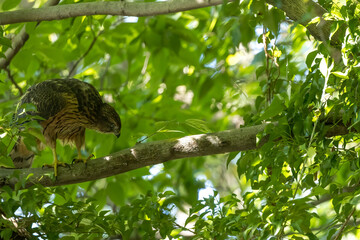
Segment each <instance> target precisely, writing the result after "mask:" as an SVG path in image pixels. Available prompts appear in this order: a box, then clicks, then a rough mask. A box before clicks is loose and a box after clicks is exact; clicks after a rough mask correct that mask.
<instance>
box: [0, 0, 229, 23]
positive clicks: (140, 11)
mask: <svg viewBox="0 0 360 240" xmlns="http://www.w3.org/2000/svg"><path fill="white" fill-rule="evenodd" d="M223 2H224V1H223V0H197V1H194V0H176V1H167V2H126V1H110V2H87V3H75V4H64V5H58V6H52V7H47V8H33V9H23V10H16V11H10V12H3V13H0V25H5V24H12V23H21V22H36V21H50V20H59V19H64V18H70V17H78V16H90V15H122V16H137V17H142V16H154V15H159V14H167V13H175V12H181V11H186V10H190V9H196V8H203V7H209V6H214V5H219V4H222V3H223Z"/></svg>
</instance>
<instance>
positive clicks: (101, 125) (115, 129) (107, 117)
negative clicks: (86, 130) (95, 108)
mask: <svg viewBox="0 0 360 240" xmlns="http://www.w3.org/2000/svg"><path fill="white" fill-rule="evenodd" d="M120 129H121V121H120V117H119V114H117V112H116V111H115V109H114V108H113V107H112V106H110V105H109V104H107V103H104V104H103V105H102V107H101V110H100V117H99V121H98V123H97V130H98V131H100V132H103V133H114V134H115V136H116V137H120Z"/></svg>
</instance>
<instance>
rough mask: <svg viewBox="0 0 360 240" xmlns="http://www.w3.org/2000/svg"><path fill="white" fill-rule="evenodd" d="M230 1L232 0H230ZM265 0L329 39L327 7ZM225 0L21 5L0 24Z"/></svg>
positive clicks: (161, 10)
mask: <svg viewBox="0 0 360 240" xmlns="http://www.w3.org/2000/svg"><path fill="white" fill-rule="evenodd" d="M229 2H232V0H229ZM266 2H267V3H269V4H271V5H274V6H276V7H278V8H280V9H281V10H283V11H284V12H285V13H286V14H287V16H288V17H289V18H290V19H292V20H294V21H296V22H299V23H300V24H302V25H304V26H306V27H307V28H308V30H309V32H310V34H311V35H313V36H314V37H315V38H316V39H317V40H321V41H324V40H328V39H329V36H330V25H331V22H329V21H325V20H323V19H322V16H323V14H324V13H326V12H327V11H326V9H324V8H323V7H321V6H320V5H319V4H317V3H315V2H313V1H303V0H280V1H275V0H266ZM222 3H224V0H197V1H194V0H176V1H165V2H126V1H109V2H86V3H75V4H64V5H58V6H51V7H45V8H34V9H22V10H16V11H10V12H3V13H0V25H5V24H12V23H22V22H34V21H51V20H60V19H65V18H70V17H78V16H90V15H122V16H137V17H142V16H154V15H159V14H168V13H175V12H181V11H186V10H191V9H197V8H203V7H209V6H215V5H220V4H222ZM315 17H321V22H320V24H311V25H309V26H307V24H308V23H309V22H310V21H311V19H313V18H315ZM337 38H338V36H337V35H336V34H335V35H334V36H333V39H332V45H336V42H337V40H338V39H337Z"/></svg>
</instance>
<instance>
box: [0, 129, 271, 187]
mask: <svg viewBox="0 0 360 240" xmlns="http://www.w3.org/2000/svg"><path fill="white" fill-rule="evenodd" d="M266 125H267V124H262V125H257V126H252V127H246V128H240V129H234V130H228V131H223V132H218V133H210V134H200V135H192V136H187V137H183V138H179V139H167V140H161V141H155V142H149V143H143V144H137V145H135V146H134V147H131V148H128V149H124V150H122V151H120V152H117V153H114V154H111V155H109V156H105V157H101V158H97V159H91V160H89V161H88V162H87V166H86V167H85V166H84V164H83V163H77V164H74V165H72V166H71V168H66V167H59V169H58V173H59V176H58V178H57V180H56V181H54V180H53V179H52V178H51V176H52V175H53V169H52V168H44V169H42V168H28V169H0V187H1V186H4V185H9V186H11V187H12V188H13V187H14V186H15V184H16V183H17V182H18V179H17V178H11V177H10V176H13V175H14V173H15V172H16V171H18V172H19V179H26V178H27V177H28V176H29V175H30V176H29V178H28V181H27V182H26V185H24V186H23V187H25V188H27V187H30V186H31V185H33V184H36V183H40V184H42V185H43V186H57V185H66V184H73V183H80V182H85V181H90V180H95V179H100V178H105V177H109V176H113V175H116V174H119V173H124V172H128V171H131V170H134V169H137V168H141V167H145V166H150V165H154V164H158V163H164V162H167V161H170V160H174V159H180V158H189V157H197V156H206V155H212V154H221V153H227V152H233V151H245V150H250V149H255V148H256V134H258V133H259V132H262V131H263V130H264V128H265V127H266ZM15 175H16V174H15Z"/></svg>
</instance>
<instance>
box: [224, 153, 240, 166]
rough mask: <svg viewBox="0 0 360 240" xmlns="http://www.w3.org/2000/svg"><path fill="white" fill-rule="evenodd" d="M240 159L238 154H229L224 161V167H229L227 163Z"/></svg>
mask: <svg viewBox="0 0 360 240" xmlns="http://www.w3.org/2000/svg"><path fill="white" fill-rule="evenodd" d="M239 158H240V152H231V153H230V154H229V155H228V157H227V160H226V167H228V166H229V163H230V162H231V161H232V160H236V161H237V160H239Z"/></svg>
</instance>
